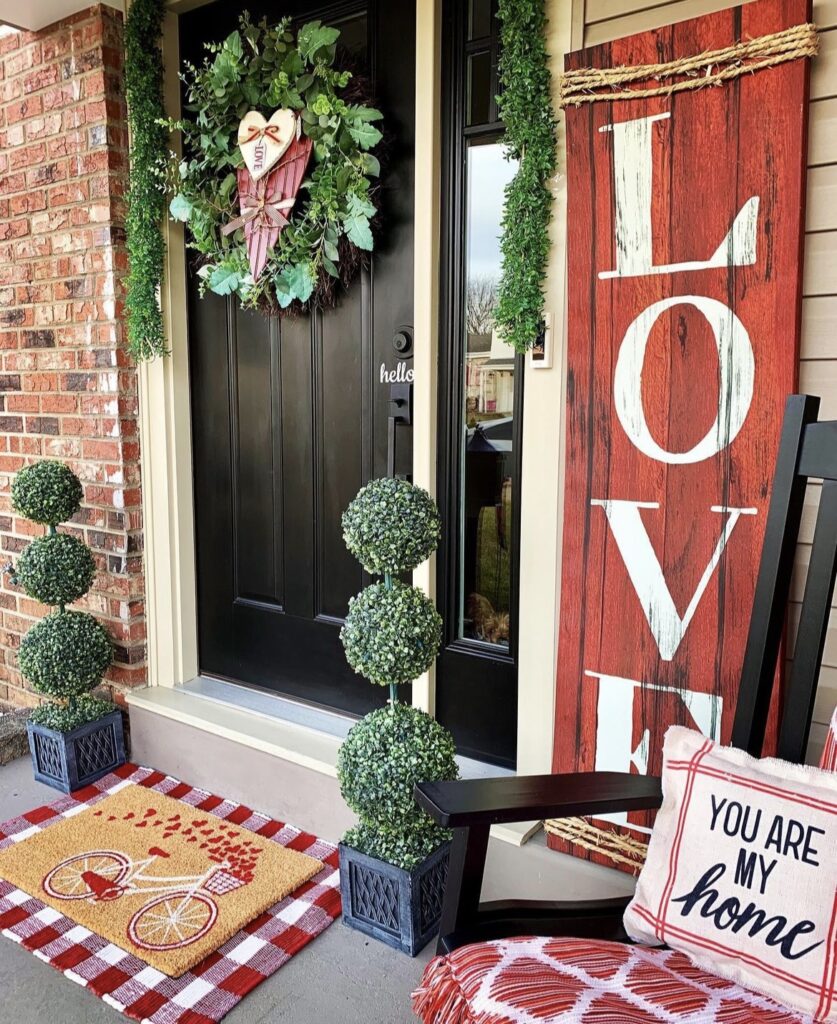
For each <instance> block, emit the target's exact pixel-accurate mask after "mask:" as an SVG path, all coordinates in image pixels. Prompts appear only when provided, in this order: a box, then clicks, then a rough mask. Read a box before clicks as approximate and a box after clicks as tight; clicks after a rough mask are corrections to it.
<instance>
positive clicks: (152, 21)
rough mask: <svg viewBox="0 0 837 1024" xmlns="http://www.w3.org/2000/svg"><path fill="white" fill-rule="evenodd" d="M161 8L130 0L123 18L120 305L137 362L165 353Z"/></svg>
mask: <svg viewBox="0 0 837 1024" xmlns="http://www.w3.org/2000/svg"><path fill="white" fill-rule="evenodd" d="M165 12H166V0H132V2H131V4H130V5H129V7H128V15H127V18H126V20H125V94H126V98H127V100H128V128H129V131H130V140H131V160H130V176H129V182H128V213H127V217H126V220H125V235H126V244H127V247H128V259H129V267H128V280H127V294H126V298H125V309H126V314H127V315H126V322H127V333H128V349H129V350H130V352H131V354H132V355H133V356H134V358H135V359H137V360H141V359H150V358H152V357H154V356H157V355H160V354H162V353H164V352H165V351H166V338H165V331H164V329H163V316H162V312H161V310H160V300H159V297H158V295H159V289H160V286H161V284H162V281H163V268H164V261H165V243H164V241H163V231H162V225H163V218H164V217H165V211H166V198H165V195H164V194H163V192H162V191H161V189H160V182H159V167H160V163H161V161H163V160H164V159H165V157H166V150H167V146H166V137H167V136H166V129H165V127H164V125H163V123H162V118H163V117H164V116H165V109H164V107H163V58H162V54H161V52H160V35H161V33H162V29H163V17H164V15H165Z"/></svg>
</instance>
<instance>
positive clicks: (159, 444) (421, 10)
mask: <svg viewBox="0 0 837 1024" xmlns="http://www.w3.org/2000/svg"><path fill="white" fill-rule="evenodd" d="M203 2H205V0H169V7H170V8H171V11H172V12H177V13H181V12H184V11H186V10H191V9H192V8H193V7H196V6H200V5H201V4H202V3H203ZM440 7H441V4H440V0H417V4H416V171H415V173H416V192H415V200H414V202H415V211H416V222H415V249H414V266H415V271H414V275H415V283H414V288H415V298H414V308H415V314H414V335H415V339H416V354H415V359H414V366H415V369H416V377H417V382H416V386H415V394H414V402H415V426H414V432H413V444H414V452H415V455H414V470H413V472H414V478H415V480H416V482H417V483H420V484H421V485H422V486H424V487H426V488H427V489H428V490H429V491H430V492H431V493H432V494H435V491H436V421H437V412H436V386H437V379H438V373H437V366H438V301H439V300H438V271H437V268H438V255H439V231H440V224H439V191H440V176H441V169H440V163H441V156H440V153H441V137H440V128H439V116H438V115H439V106H440V84H439V82H440V70H439V54H440V46H441V13H440ZM163 62H164V68H165V72H166V75H165V99H166V108H167V110H168V111H169V113H170V114H171V115H172V116H173V117H177V116H179V113H180V92H179V82H178V79H177V68H178V25H177V14H176V13H170V14H168V15H167V17H166V22H165V26H164V36H163ZM166 242H167V256H166V280H165V286H164V293H163V296H162V305H163V312H164V318H165V325H166V333H167V337H168V338H169V343H170V346H171V350H172V354H171V357H169V358H167V359H162V360H160V359H158V360H155V361H154V362H152V363H145V364H143V365H142V366H141V367H140V368H139V378H140V384H139V388H140V428H141V441H142V460H143V521H144V534H145V570H146V615H147V624H148V652H149V653H148V659H149V660H148V677H149V684H150V685H151V686H175V685H177V684H178V683H184V682H186V681H188V680H189V679H191V678H193V677H194V676H196V675H197V674H198V648H197V601H196V595H195V588H196V577H195V554H194V508H193V497H192V480H193V476H192V448H191V418H190V401H189V364H188V348H187V317H186V309H187V302H186V276H185V259H184V241H183V231H182V228H181V227H180V226H179V225H177V224H172V223H171V222H168V221H167V224H166ZM414 578H415V582H416V583H417V584H418V585H419V586H421V587H422V588H423V589H424V590H425V591H426V592H427V593H428V594H431V595H433V594H435V592H436V577H435V560H432V561H431V562H429V563H426V564H425V565H423V566H421V567H420V568H419V569H418V570H417V571H416V573H415V577H414ZM413 700H414V703H415V704H416V705H417V706H419V707H422V708H425V709H426V710H428V711H431V712H432V710H433V703H434V702H433V682H432V678H431V677H430V675H429V674H428V675H426V676H424V677H423V678H422V679H420V680H418V681H417V682H416V683H415V684H414V685H413Z"/></svg>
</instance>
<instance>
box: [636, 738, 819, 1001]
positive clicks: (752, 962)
mask: <svg viewBox="0 0 837 1024" xmlns="http://www.w3.org/2000/svg"><path fill="white" fill-rule="evenodd" d="M625 929H626V931H627V933H628V935H630V937H631V938H632V939H633V940H634V941H636V942H641V943H645V944H646V945H659V944H660V943H665V944H667V945H668V946H670V947H671V948H673V949H679V950H682V951H683V952H684V953H687V954H688V955H689V956H690V957H691V959H692V960H694V961H695V963H696V964H698V965H699V966H700V967H703V968H704V969H705V970H708V971H710V972H712V973H714V974H717V975H719V976H721V977H723V978H729V979H730V980H732V981H735V982H737V983H738V984H740V985H744V986H745V987H748V988H751V989H754V990H755V991H757V992H761V993H763V994H764V995H767V996H770V997H772V998H773V999H776V1000H777V1001H778V1002H780V1003H782V1004H784V1005H785V1006H786V1007H788V1008H789V1009H793V1010H798V1011H800V1012H802V1013H809V1014H811V1015H812V1016H814V1017H815V1018H816V1019H817V1020H822V1021H837V998H836V997H835V985H837V774H835V773H833V772H826V771H821V770H820V769H819V768H809V767H805V766H801V765H794V764H789V763H788V762H786V761H779V760H776V759H773V758H767V759H765V760H763V761H759V760H757V759H756V758H753V757H750V756H749V755H748V754H745V753H743V752H742V751H740V750H735V749H734V748H731V747H721V746H718V745H717V744H715V743H713V742H712V741H711V740H708V739H706V738H705V737H704V736H702V735H701V734H700V733H698V732H693V731H692V730H690V729H683V728H681V727H679V726H674V727H672V728H671V729H669V730H668V732H667V733H666V736H665V744H664V747H663V805H662V808H661V810H660V812H659V813H658V815H657V820H656V823H655V825H654V831H653V833H652V835H651V842H650V844H649V848H648V857H647V859H646V861H645V866H644V867H643V869H642V873H641V874H640V876H639V880H638V882H637V889H636V894H635V896H634V899H633V901H632V902H631V904H630V906H629V907H628V909H627V910H626V912H625Z"/></svg>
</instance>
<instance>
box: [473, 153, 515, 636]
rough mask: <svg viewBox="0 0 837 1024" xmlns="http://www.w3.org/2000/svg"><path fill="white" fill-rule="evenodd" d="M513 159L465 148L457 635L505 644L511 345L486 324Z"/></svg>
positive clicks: (493, 294) (489, 318)
mask: <svg viewBox="0 0 837 1024" xmlns="http://www.w3.org/2000/svg"><path fill="white" fill-rule="evenodd" d="M516 170H517V165H516V163H515V162H513V161H510V160H506V159H505V156H504V148H503V146H502V145H501V144H500V143H499V142H490V143H488V144H484V143H483V144H472V145H470V146H469V147H468V151H467V207H466V217H467V223H466V241H467V249H466V257H465V258H466V268H465V269H466V273H465V280H466V285H465V287H466V294H465V324H464V329H465V337H466V345H465V366H464V367H463V375H464V382H463V383H464V387H463V396H464V403H465V408H464V416H463V422H464V429H463V437H462V448H461V472H462V491H461V494H462V498H461V508H460V524H459V526H460V542H461V543H460V551H461V565H460V614H459V636H460V637H465V638H467V639H471V640H481V641H484V642H485V643H490V644H496V645H499V646H504V647H508V643H509V612H510V608H511V599H510V575H511V574H510V568H511V558H512V551H511V540H512V533H511V528H512V503H513V500H514V495H513V491H512V480H513V468H512V467H513V463H514V453H513V451H512V436H513V426H514V371H515V359H514V351H513V350H512V349H511V347H510V346H508V345H506V344H505V343H504V342H503V341H502V340H501V339H500V338H499V337H498V335H497V332H496V330H495V329H494V325H493V322H492V311H493V308H494V304H495V302H496V296H497V285H498V283H499V280H500V267H501V262H500V223H501V220H502V216H503V198H504V189H505V186H506V184H507V183H508V182H509V181H510V180H511V178H512V177H513V175H514V173H515V171H516Z"/></svg>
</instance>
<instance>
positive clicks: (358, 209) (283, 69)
mask: <svg viewBox="0 0 837 1024" xmlns="http://www.w3.org/2000/svg"><path fill="white" fill-rule="evenodd" d="M339 36H340V31H339V29H336V28H331V27H329V26H326V25H323V24H321V22H319V21H311V22H308V23H307V24H306V25H303V26H302V27H301V28H300V29H299V31H298V32H297V33H296V36H295V35H294V33H293V31H292V30H291V21H290V19H289V18H282V19H280V20H279V21H278V22H277V23H276V24H275V25H268V23H267V21H266V20H262V21H260V22H259V23H258V24H254V23H253V22H252V21H251V20H250V18H249V16H248V15H247V14H246V13H245V14H243V15H242V16H241V21H240V28H239V29H238V30H236V31H235V32H232V33H231V34H230V35H229V36H227V38H226V39H225V40H224V41H223V42H220V43H212V44H208V47H207V48H208V50H209V55H208V56H207V58H206V60H205V61H204V63H203V64H202V65H201V66H200V67H196V66H194V65H192V64H188V63H187V64H186V65H185V70H184V72H183V74H182V76H181V77H182V78H183V81H184V83H185V85H186V99H187V104H186V116H184V117H183V118H181V119H180V120H178V121H169V122H168V127H169V129H170V130H172V131H178V130H179V131H180V132H182V137H183V144H184V158H183V160H181V161H180V162H179V163H177V165H176V167H174V168H173V174H172V175H171V180H170V186H171V188H172V189H173V192H174V196H173V198H172V200H171V204H170V207H169V209H170V213H171V216H172V217H174V218H175V219H177V220H180V221H183V222H184V223H186V224H187V225H188V227H189V230H190V233H191V240H190V243H189V244H190V245H191V247H192V248H194V249H195V250H197V252H198V253H200V260H201V263H202V266H201V268H200V271H199V274H200V277H201V282H202V286H203V288H204V289H206V288H209V289H210V290H211V291H213V292H216V293H217V294H219V295H230V294H236V295H237V296H238V297H239V299H240V300H241V303H242V305H243V306H245V307H260V308H262V309H269V310H271V311H281V310H285V309H288V308H289V307H292V306H293V310H296V309H298V308H299V307H300V305H305V304H307V303H315V304H327V303H328V302H329V301H331V300H332V299H333V297H334V294H335V292H334V284H335V283H336V282H337V281H342V282H343V284H347V283H348V279H349V278H350V276H351V274H352V273H353V272H354V271H355V270H356V269H357V267H358V266H359V265H360V262H361V257H362V252H363V251H368V250H371V249H372V247H373V238H372V227H371V220H372V218H373V217H374V216H375V213H376V212H377V205H376V200H375V196H376V191H377V190H376V188H375V179H376V178H377V176H378V174H379V173H380V166H379V162H378V159H377V158H376V157H375V156H374V155H373V154H372V153H371V152H370V151H371V150H372V149H374V148H375V146H376V145H377V144H378V142H379V141H380V140H381V137H382V136H381V132H380V130H379V129H378V127H377V126H376V124H375V122H376V121H380V119H381V117H382V115H381V113H380V111H378V110H376V109H374V107H372V106H370V105H368V103H367V102H365V97H364V96H363V95H362V93H363V90H362V88H361V87H360V85H359V84H358V83H357V82H355V81H353V79H352V73H351V72H350V71H348V70H341V69H340V68H337V67H335V55H336V52H337V51H336V47H337V40H338V38H339ZM277 108H285V109H290V110H292V111H294V112H295V113H296V114H297V115H298V116H299V118H300V121H301V128H302V131H303V133H304V134H305V135H306V136H308V138H310V139H311V140H312V142H313V158H312V163H311V166H310V167H309V169H308V171H309V173H308V177H307V178H306V180H305V181H303V183H302V186H301V189H300V195H299V196H298V198H297V205H296V207H295V208H294V211H293V216H292V218H291V221H290V223H289V225H288V226H287V227H285V228H284V229H283V231H282V233H281V234H280V236H279V240H278V242H277V243H276V245H275V246H274V248H273V250H272V251H271V252H270V254H269V257H268V262H267V265H266V267H265V269H264V270H263V271H262V273H261V274H260V275H259V278H258V280H256V281H254V280H253V277H252V275H251V273H250V270H249V261H248V257H247V250H246V246H245V240H244V230H243V228H239V229H238V230H237V231H235V232H234V233H233V234H232V235H229V236H223V235H222V234H221V228H222V227H223V226H224V225H225V224H227V223H228V222H229V221H231V220H232V219H234V218H235V217H237V216H238V206H237V180H236V171H237V170H238V168H240V167H242V166H243V165H244V161H243V157H242V155H241V152H240V150H239V148H238V145H237V132H238V125H239V122H240V120H241V119H242V118H243V117H244V115H245V114H246V113H247V112H248V111H249V110H251V109H258V110H261V111H262V112H264V113H266V114H267V116H269V115H270V113H271V112H272V111H274V110H276V109H277Z"/></svg>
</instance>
